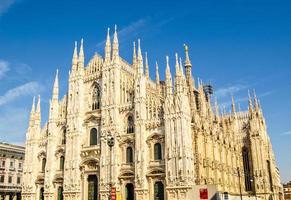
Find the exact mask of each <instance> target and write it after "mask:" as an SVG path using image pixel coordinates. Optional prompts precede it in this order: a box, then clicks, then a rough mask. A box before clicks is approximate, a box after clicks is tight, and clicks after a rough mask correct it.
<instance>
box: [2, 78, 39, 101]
mask: <svg viewBox="0 0 291 200" xmlns="http://www.w3.org/2000/svg"><path fill="white" fill-rule="evenodd" d="M41 90H42V86H41V85H40V84H39V83H37V82H28V83H25V84H23V85H20V86H18V87H15V88H12V89H10V90H8V91H7V92H6V93H5V94H4V95H2V96H0V106H2V105H4V104H6V103H9V102H10V101H13V100H14V99H16V98H18V97H20V96H26V95H32V94H35V93H38V92H40V91H41Z"/></svg>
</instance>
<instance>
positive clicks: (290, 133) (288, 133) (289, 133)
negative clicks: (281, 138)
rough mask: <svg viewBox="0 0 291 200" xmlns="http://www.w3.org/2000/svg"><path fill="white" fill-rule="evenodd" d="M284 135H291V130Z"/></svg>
mask: <svg viewBox="0 0 291 200" xmlns="http://www.w3.org/2000/svg"><path fill="white" fill-rule="evenodd" d="M282 135H291V131H286V132H283V133H282Z"/></svg>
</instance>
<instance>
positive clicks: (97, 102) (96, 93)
mask: <svg viewBox="0 0 291 200" xmlns="http://www.w3.org/2000/svg"><path fill="white" fill-rule="evenodd" d="M100 106H101V93H100V88H99V85H98V84H95V85H94V88H93V91H92V110H97V109H100Z"/></svg>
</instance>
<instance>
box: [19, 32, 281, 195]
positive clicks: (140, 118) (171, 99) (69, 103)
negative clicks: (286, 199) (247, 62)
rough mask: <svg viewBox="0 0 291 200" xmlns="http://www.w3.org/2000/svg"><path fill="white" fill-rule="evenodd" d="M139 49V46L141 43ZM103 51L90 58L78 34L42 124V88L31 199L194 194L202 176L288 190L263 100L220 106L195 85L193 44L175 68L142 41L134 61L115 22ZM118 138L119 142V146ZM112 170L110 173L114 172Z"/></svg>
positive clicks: (27, 183) (243, 189)
mask: <svg viewBox="0 0 291 200" xmlns="http://www.w3.org/2000/svg"><path fill="white" fill-rule="evenodd" d="M136 48H137V49H136ZM104 54H105V55H104V57H101V56H100V55H98V54H95V55H94V56H93V57H92V58H91V59H90V61H89V62H88V63H87V65H86V66H85V62H84V50H83V40H82V41H81V43H80V48H79V52H77V43H76V44H75V49H74V53H73V59H72V68H71V71H70V72H69V80H68V91H67V93H66V95H65V96H64V97H63V98H61V99H59V85H58V84H59V83H58V78H59V77H58V73H57V74H56V78H55V82H54V86H53V93H52V99H51V101H50V110H49V119H48V122H47V123H46V124H45V125H44V126H43V127H41V125H40V124H41V115H40V109H41V106H40V97H39V98H38V102H37V105H36V107H35V105H34V102H33V106H32V110H31V114H30V121H29V128H28V131H27V136H26V159H25V165H24V174H23V181H24V183H23V185H24V186H23V190H22V197H23V199H24V200H39V199H45V200H57V199H58V200H59V199H60V200H61V199H65V200H73V199H74V200H79V199H83V200H87V199H88V200H96V199H98V200H99V199H101V200H105V199H106V200H107V199H108V195H109V188H110V184H111V185H112V186H113V187H115V188H116V191H117V194H118V197H117V198H118V199H125V200H131V199H136V200H161V199H168V200H178V199H183V200H185V199H190V197H189V194H190V193H189V191H190V190H191V189H192V188H193V187H194V186H196V185H215V186H216V187H217V191H218V192H219V193H223V192H228V193H229V194H231V195H234V196H235V195H240V194H242V195H243V196H252V195H254V194H257V196H258V198H261V199H269V198H273V199H279V192H280V191H281V185H280V177H279V172H278V169H277V166H276V163H275V158H274V154H273V151H272V146H271V142H270V138H269V136H268V134H267V130H266V124H265V120H264V116H263V113H262V109H261V107H260V104H259V102H258V100H257V98H256V97H255V96H253V97H251V96H250V97H249V109H248V110H247V111H237V110H236V108H235V102H234V101H233V103H232V111H231V113H226V112H225V111H222V112H220V111H219V109H218V105H217V103H213V104H214V105H212V104H211V95H210V94H209V92H208V90H207V86H205V85H203V84H202V82H201V81H199V83H198V84H197V86H196V85H195V81H194V78H193V77H192V73H191V71H192V65H191V62H190V58H189V55H188V47H187V46H186V45H185V59H184V62H183V64H182V61H181V59H180V58H179V57H178V55H177V54H176V57H175V59H176V61H175V73H174V74H175V75H174V77H172V73H171V72H170V66H169V57H166V71H165V80H160V78H159V77H160V76H159V69H158V64H156V75H155V80H152V79H151V78H150V76H149V64H148V58H147V55H146V54H145V56H144V57H143V54H142V51H141V45H140V41H139V40H138V44H137V47H136V46H135V43H134V50H133V60H132V63H131V64H130V63H128V62H126V61H125V60H124V59H122V58H121V57H120V56H119V43H118V37H117V31H116V30H115V32H114V35H113V41H111V39H110V35H109V30H108V34H107V40H106V44H105V53H104ZM110 137H112V138H111V139H112V140H113V142H114V146H113V147H112V148H110V147H109V146H108V142H110V141H109V140H110ZM110 172H111V173H110Z"/></svg>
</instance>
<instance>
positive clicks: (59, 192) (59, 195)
mask: <svg viewBox="0 0 291 200" xmlns="http://www.w3.org/2000/svg"><path fill="white" fill-rule="evenodd" d="M63 199H64V197H63V187H62V186H60V187H58V200H63Z"/></svg>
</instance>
